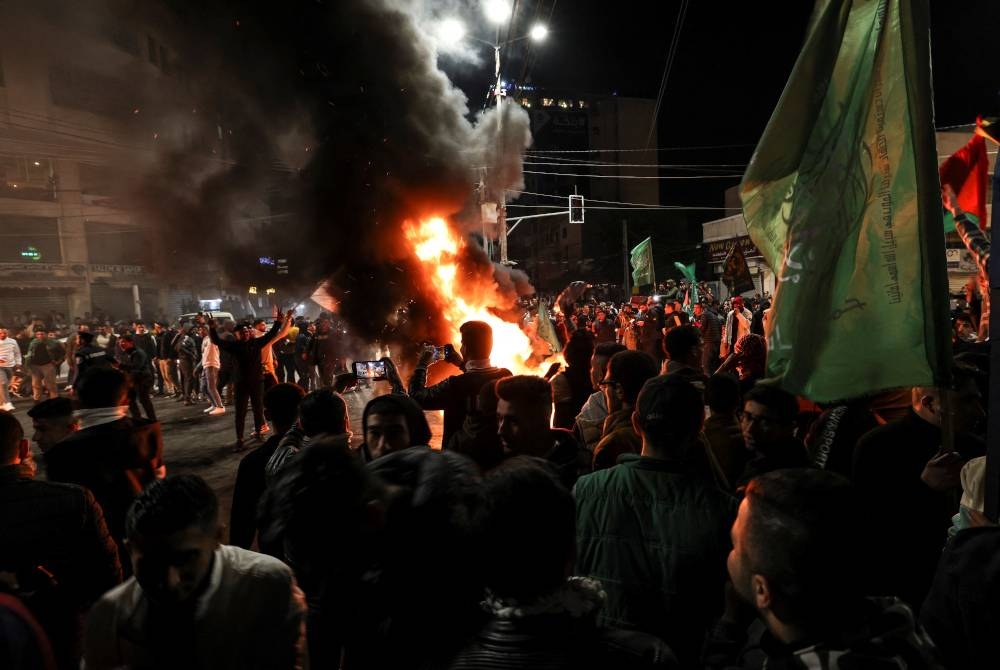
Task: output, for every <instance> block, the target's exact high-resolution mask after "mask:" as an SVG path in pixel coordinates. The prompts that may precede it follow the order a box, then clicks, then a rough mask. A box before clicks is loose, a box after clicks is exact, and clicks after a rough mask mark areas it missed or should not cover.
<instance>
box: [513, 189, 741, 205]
mask: <svg viewBox="0 0 1000 670" xmlns="http://www.w3.org/2000/svg"><path fill="white" fill-rule="evenodd" d="M507 190H508V191H509V192H511V193H520V194H521V195H533V196H536V197H539V198H556V199H559V200H565V199H566V198H567V197H569V196H566V195H553V194H551V193H535V192H534V191H516V190H513V189H507ZM586 201H587V202H588V203H592V202H599V203H602V204H605V205H631V206H633V207H663V206H665V205H653V204H650V203H643V202H625V201H622V200H599V199H597V198H586ZM507 206H508V207H510V205H507ZM527 206H530V205H518V207H527ZM697 209H721V210H729V209H733V208H732V207H697Z"/></svg>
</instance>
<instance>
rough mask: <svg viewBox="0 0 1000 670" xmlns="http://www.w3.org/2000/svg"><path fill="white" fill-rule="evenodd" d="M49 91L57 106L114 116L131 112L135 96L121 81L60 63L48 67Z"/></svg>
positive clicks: (125, 115) (129, 87)
mask: <svg viewBox="0 0 1000 670" xmlns="http://www.w3.org/2000/svg"><path fill="white" fill-rule="evenodd" d="M49 93H50V95H51V96H52V103H53V104H55V105H59V106H60V107H68V108H70V109H79V110H82V111H85V112H91V113H93V114H101V115H104V116H110V117H116V118H125V117H127V116H128V115H130V114H131V113H132V110H133V109H134V108H135V104H134V103H135V100H136V98H137V97H138V96H136V95H135V92H134V90H133V87H132V86H130V85H129V84H128V83H127V82H125V81H123V80H120V79H115V78H112V77H106V76H104V75H101V74H97V73H96V72H89V71H87V70H81V69H78V68H73V67H69V66H65V67H64V66H61V65H53V66H52V68H51V69H50V70H49Z"/></svg>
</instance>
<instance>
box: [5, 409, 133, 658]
mask: <svg viewBox="0 0 1000 670" xmlns="http://www.w3.org/2000/svg"><path fill="white" fill-rule="evenodd" d="M49 402H51V401H49ZM30 453H31V452H30V450H29V447H28V441H27V440H26V439H24V432H23V431H22V429H21V426H20V424H19V423H18V421H17V419H15V418H14V416H13V415H11V414H9V413H7V412H0V538H3V539H2V541H0V546H2V547H3V548H2V550H0V572H3V573H9V574H12V575H15V576H16V582H17V584H18V593H17V594H18V595H20V596H21V597H22V598H23V599H24V602H25V604H26V605H27V606H28V608H29V609H30V610H31V611H32V613H33V614H34V615H35V617H36V618H37V619H38V621H39V623H40V624H41V626H42V628H43V629H44V630H45V633H46V635H48V637H49V639H50V641H51V642H52V647H53V649H54V650H55V652H56V658H57V661H58V663H59V667H60V668H78V667H79V666H80V632H81V627H82V616H83V612H84V611H86V609H87V608H88V607H89V606H90V605H91V604H92V603H93V602H94V601H95V600H97V599H98V598H99V597H100V596H101V594H102V593H104V592H105V591H107V590H108V589H110V588H112V587H113V586H115V585H116V584H118V583H119V582H120V581H121V576H122V573H121V565H120V564H119V561H118V551H117V549H116V548H115V543H114V542H113V541H112V539H111V536H110V535H108V528H107V526H106V525H105V523H104V516H103V515H102V514H101V508H100V507H99V506H98V505H97V502H95V500H94V496H93V495H91V493H90V492H89V491H88V490H87V489H84V488H80V487H79V486H72V485H69V484H56V483H52V482H43V481H35V480H34V479H32V478H30V477H27V476H26V475H25V473H24V471H23V470H22V469H21V468H20V465H21V464H22V463H23V462H25V461H27V460H28V459H29V458H30Z"/></svg>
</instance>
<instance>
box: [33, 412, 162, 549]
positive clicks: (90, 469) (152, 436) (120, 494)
mask: <svg viewBox="0 0 1000 670" xmlns="http://www.w3.org/2000/svg"><path fill="white" fill-rule="evenodd" d="M43 458H44V460H45V470H46V473H47V475H48V479H49V481H53V482H64V483H67V484H78V485H80V486H83V487H84V488H87V489H90V491H91V493H93V494H94V497H95V498H96V499H97V502H98V503H99V504H100V505H101V509H102V510H104V517H105V519H106V520H107V522H108V530H109V531H110V532H111V536H112V537H113V538H114V539H115V541H116V542H118V543H119V544H121V542H122V539H123V538H124V537H125V514H126V512H128V508H129V505H131V504H132V500H133V499H134V498H135V497H136V495H138V493H139V492H140V491H141V490H142V489H143V487H144V486H146V485H147V484H149V483H150V482H152V481H153V480H154V479H157V478H159V477H162V476H163V474H164V472H165V468H164V465H163V434H162V433H161V432H160V424H159V423H158V422H155V421H147V420H145V419H133V418H130V417H125V418H124V419H118V420H117V421H111V422H109V423H102V424H99V425H96V426H91V427H90V428H84V429H83V430H79V431H77V432H75V433H73V434H72V435H70V436H69V437H67V438H66V439H64V440H62V441H61V442H59V443H57V444H56V445H55V446H53V447H52V448H51V449H49V450H48V451H47V452H45V454H44V456H43Z"/></svg>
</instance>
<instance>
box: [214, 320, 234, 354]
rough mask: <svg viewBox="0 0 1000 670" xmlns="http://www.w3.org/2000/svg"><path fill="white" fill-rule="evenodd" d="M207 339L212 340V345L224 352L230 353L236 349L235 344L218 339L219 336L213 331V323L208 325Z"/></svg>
mask: <svg viewBox="0 0 1000 670" xmlns="http://www.w3.org/2000/svg"><path fill="white" fill-rule="evenodd" d="M208 337H209V339H210V340H212V344H214V345H215V346H217V347H218V348H219V349H222V350H224V351H232V350H233V349H234V348H235V347H236V343H235V342H230V341H228V340H224V339H222V338H221V337H219V334H218V333H217V332H216V331H215V321H210V322H209V324H208Z"/></svg>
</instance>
